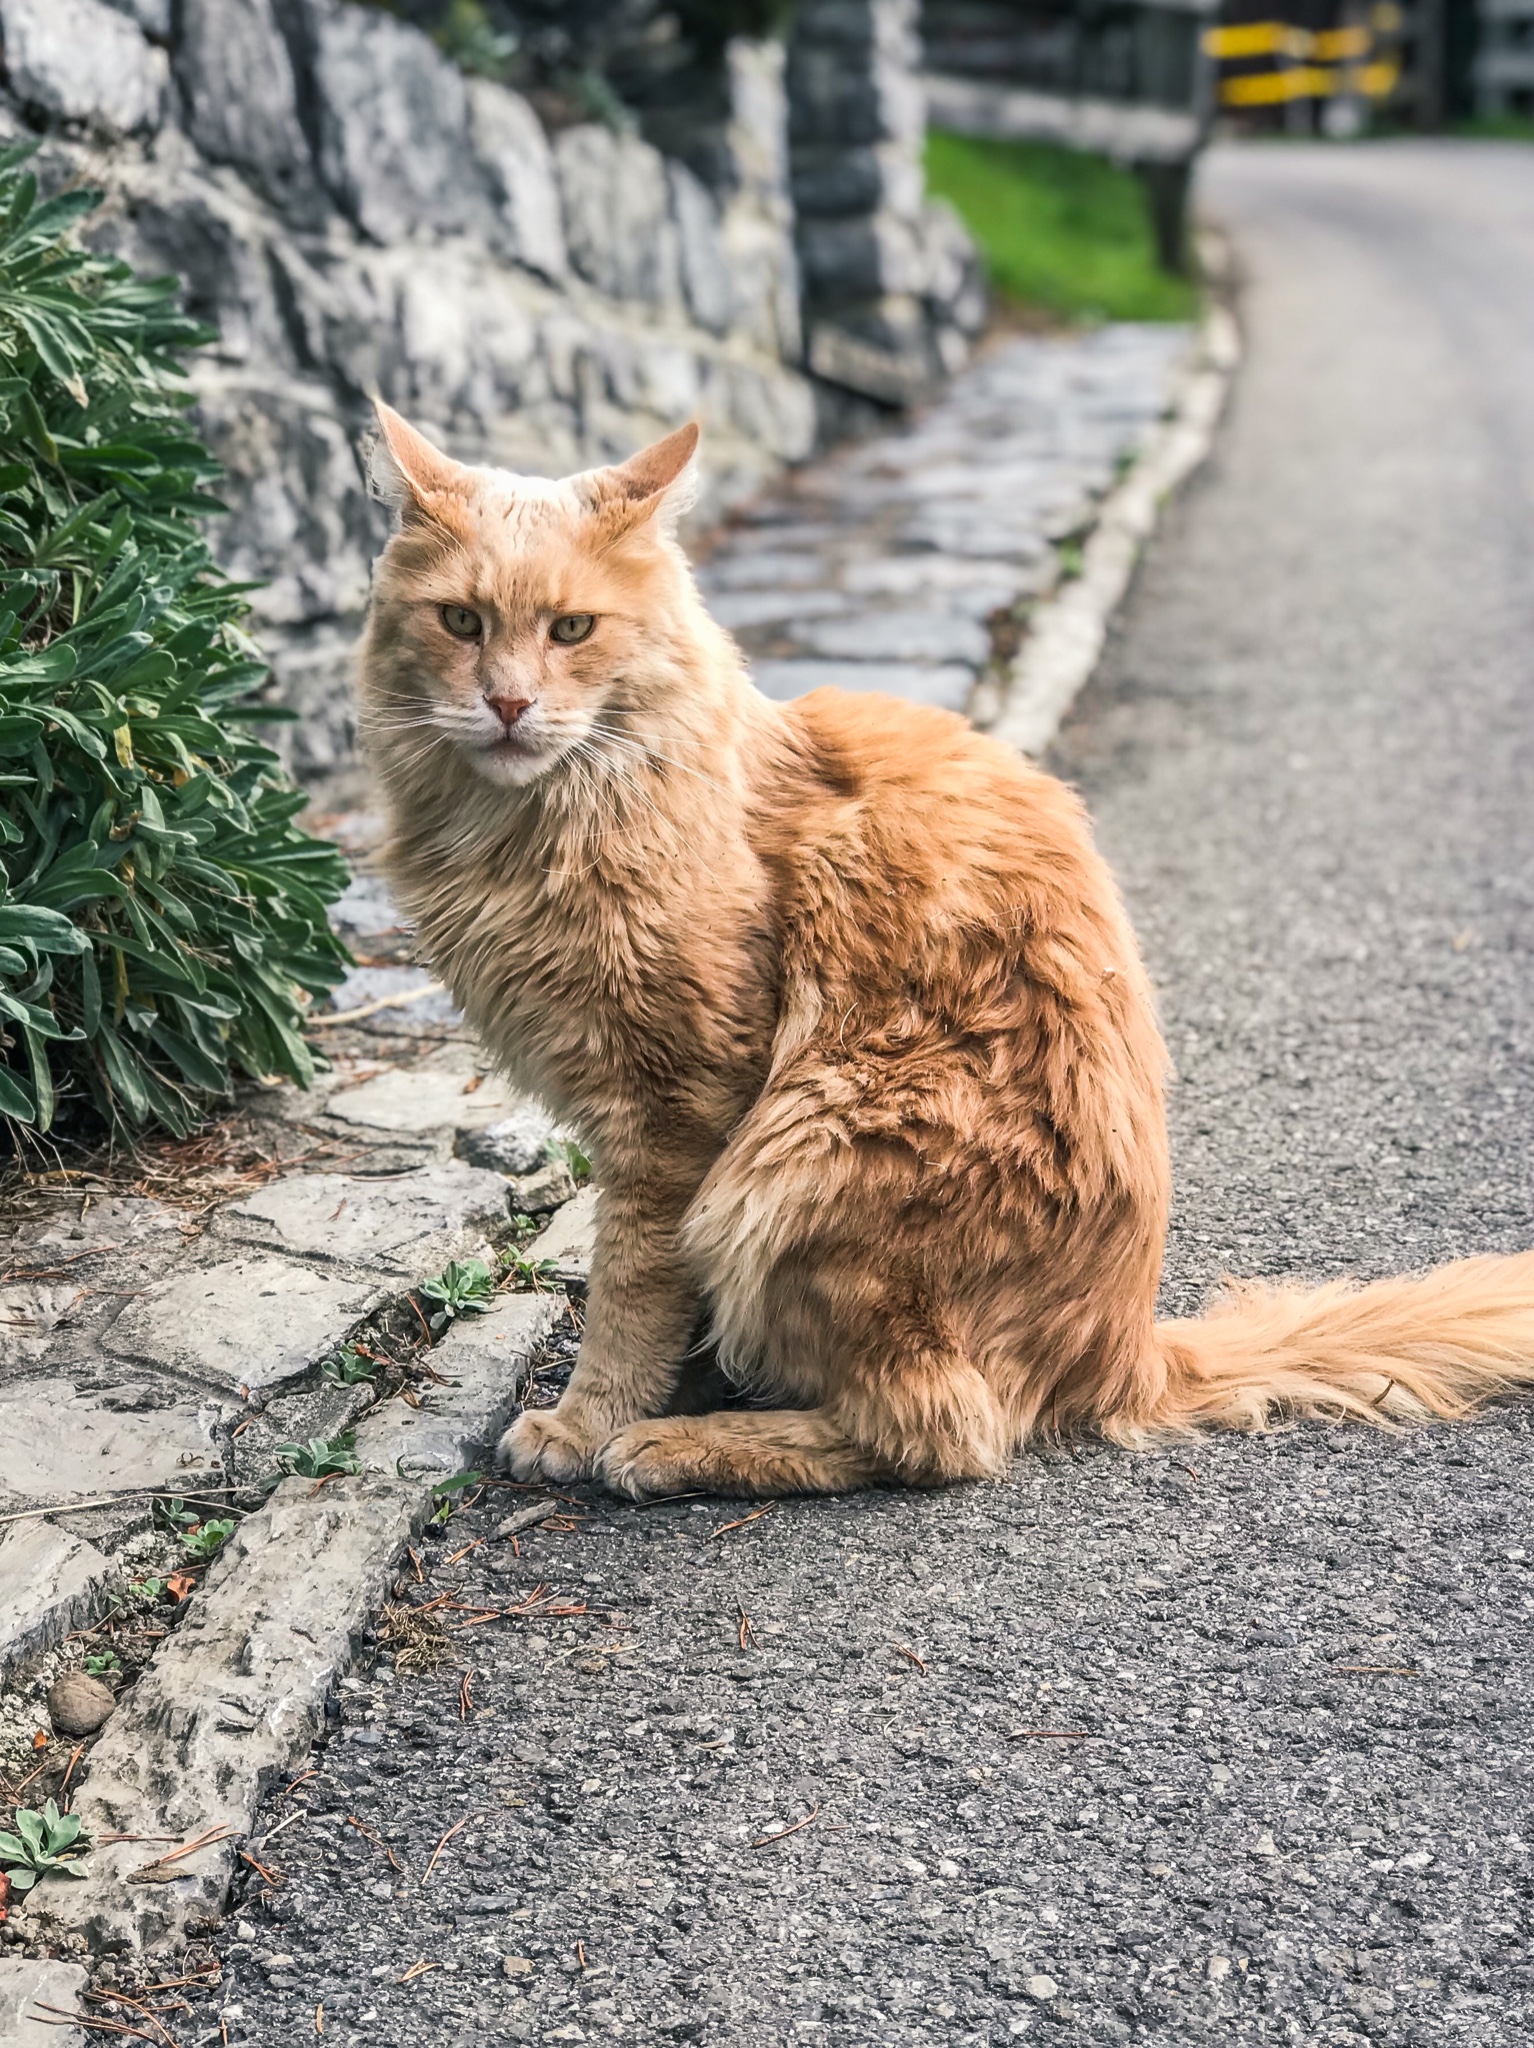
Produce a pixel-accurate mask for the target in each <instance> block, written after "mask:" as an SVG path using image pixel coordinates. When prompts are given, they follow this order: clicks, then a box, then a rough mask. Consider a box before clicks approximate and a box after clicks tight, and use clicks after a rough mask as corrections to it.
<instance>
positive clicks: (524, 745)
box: [469, 726, 559, 783]
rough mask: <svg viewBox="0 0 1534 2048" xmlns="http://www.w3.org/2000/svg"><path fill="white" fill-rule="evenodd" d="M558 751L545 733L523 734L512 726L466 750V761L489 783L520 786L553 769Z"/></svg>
mask: <svg viewBox="0 0 1534 2048" xmlns="http://www.w3.org/2000/svg"><path fill="white" fill-rule="evenodd" d="M558 752H559V749H558V747H557V746H556V745H555V744H554V743H553V742H552V741H551V739H550V738H549V736H548V734H547V733H533V732H523V731H521V730H519V729H518V728H517V727H515V726H514V727H512V729H511V730H510V731H509V732H501V733H500V734H498V735H497V736H496V737H494V738H486V739H483V740H480V741H479V742H477V744H475V745H474V746H473V747H471V748H470V749H469V759H470V761H471V762H472V763H473V765H474V767H475V768H477V769H478V770H479V772H480V774H481V775H483V776H485V777H486V779H487V780H489V781H491V782H506V783H521V782H531V781H532V780H533V778H534V777H535V776H538V775H541V774H542V773H543V772H544V770H545V769H546V768H549V767H552V765H553V763H554V760H555V758H556V756H557V754H558Z"/></svg>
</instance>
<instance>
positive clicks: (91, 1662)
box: [85, 1650, 123, 1678]
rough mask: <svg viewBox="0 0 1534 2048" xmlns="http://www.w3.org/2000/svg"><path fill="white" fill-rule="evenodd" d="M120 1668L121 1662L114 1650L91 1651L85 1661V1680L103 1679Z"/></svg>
mask: <svg viewBox="0 0 1534 2048" xmlns="http://www.w3.org/2000/svg"><path fill="white" fill-rule="evenodd" d="M122 1668H123V1667H122V1661H121V1659H120V1658H119V1657H118V1654H117V1652H116V1651H115V1650H92V1651H91V1652H90V1654H89V1656H87V1658H86V1660H85V1675H86V1676H87V1678H105V1677H107V1676H108V1675H109V1674H110V1673H111V1672H114V1671H121V1670H122Z"/></svg>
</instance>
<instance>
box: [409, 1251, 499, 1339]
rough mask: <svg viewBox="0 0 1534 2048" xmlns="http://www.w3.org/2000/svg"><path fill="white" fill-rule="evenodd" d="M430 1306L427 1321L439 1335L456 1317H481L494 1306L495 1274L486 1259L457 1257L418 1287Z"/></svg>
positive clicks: (436, 1335)
mask: <svg viewBox="0 0 1534 2048" xmlns="http://www.w3.org/2000/svg"><path fill="white" fill-rule="evenodd" d="M419 1292H420V1296H421V1299H422V1301H423V1302H425V1303H426V1304H427V1305H428V1313H427V1318H426V1320H427V1324H428V1327H429V1328H430V1330H431V1333H432V1335H433V1336H434V1337H440V1336H441V1334H442V1332H443V1331H444V1330H445V1329H446V1328H447V1326H448V1324H449V1323H450V1322H452V1321H453V1320H454V1318H455V1317H457V1316H482V1315H484V1314H485V1313H486V1311H487V1310H489V1309H491V1308H493V1307H494V1306H495V1276H494V1274H493V1273H492V1272H491V1270H490V1268H489V1267H488V1266H487V1265H486V1264H485V1262H484V1260H483V1259H454V1261H453V1263H452V1264H451V1265H450V1266H448V1267H446V1268H445V1269H444V1271H442V1272H441V1273H439V1274H438V1275H437V1277H436V1278H435V1279H434V1280H426V1281H423V1282H422V1284H421V1287H420V1289H419Z"/></svg>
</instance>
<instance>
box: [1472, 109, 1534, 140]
mask: <svg viewBox="0 0 1534 2048" xmlns="http://www.w3.org/2000/svg"><path fill="white" fill-rule="evenodd" d="M1454 133H1455V134H1456V135H1468V136H1470V137H1472V138H1475V139H1479V140H1480V141H1482V142H1534V121H1531V120H1530V119H1529V117H1528V115H1527V114H1476V115H1474V116H1473V117H1472V118H1471V119H1470V120H1468V121H1456V122H1455V124H1454Z"/></svg>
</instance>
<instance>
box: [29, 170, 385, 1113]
mask: <svg viewBox="0 0 1534 2048" xmlns="http://www.w3.org/2000/svg"><path fill="white" fill-rule="evenodd" d="M28 153H29V151H28V149H27V147H26V146H21V147H18V148H15V149H10V150H7V151H4V152H3V153H0V1118H6V1119H14V1120H15V1121H16V1122H19V1123H25V1124H32V1125H35V1126H37V1127H38V1128H40V1129H43V1130H46V1129H47V1128H48V1127H49V1125H50V1124H51V1123H52V1122H53V1120H54V1116H55V1109H56V1105H58V1104H59V1103H61V1102H62V1101H64V1100H72V1101H73V1102H75V1103H79V1104H81V1105H83V1104H84V1103H85V1102H86V1100H87V1099H88V1100H89V1102H91V1103H93V1104H94V1105H95V1107H96V1109H97V1110H99V1111H100V1112H101V1114H102V1115H104V1116H105V1117H107V1118H109V1119H111V1120H113V1121H122V1122H125V1123H127V1124H130V1125H145V1124H149V1123H159V1124H161V1125H163V1126H165V1127H166V1128H168V1129H169V1130H171V1131H173V1132H176V1133H178V1134H184V1133H185V1132H187V1131H188V1130H190V1129H192V1128H193V1127H194V1126H195V1125H196V1124H197V1122H198V1121H199V1119H200V1117H201V1116H202V1115H203V1113H204V1112H205V1111H206V1109H207V1107H208V1106H209V1104H210V1103H211V1102H212V1101H213V1100H214V1099H215V1098H217V1097H220V1096H224V1095H227V1093H228V1091H229V1087H230V1081H231V1076H232V1074H233V1073H234V1072H236V1071H240V1072H244V1073H246V1074H251V1075H269V1074H285V1075H287V1076H289V1077H290V1078H291V1079H292V1080H294V1081H297V1082H299V1083H300V1084H306V1083H307V1082H308V1081H309V1080H310V1079H311V1078H312V1076H313V1060H312V1057H311V1054H310V1051H309V1048H308V1047H307V1046H306V1045H305V1043H304V1040H303V1038H302V1036H301V1025H302V1020H303V1009H304V1003H305V1001H306V997H305V994H304V992H305V991H308V992H309V994H310V995H317V994H319V993H321V992H322V991H324V990H325V989H327V988H329V987H331V986H332V985H333V984H334V983H335V982H336V981H338V980H339V979H340V976H341V973H342V971H343V967H344V963H345V959H346V954H345V950H344V948H343V947H342V946H341V945H340V943H339V941H338V940H337V939H336V938H335V937H334V936H333V934H332V933H331V931H330V929H329V927H328V925H327V923H326V918H325V906H326V904H327V903H329V902H330V901H332V900H333V899H334V898H335V897H336V895H338V894H339V892H340V890H341V889H342V888H343V887H344V885H345V881H346V868H345V863H344V861H343V859H342V857H341V854H340V852H339V851H338V849H336V848H335V847H333V846H330V845H327V844H325V843H324V842H322V841H319V840H316V839H311V838H309V837H307V836H306V835H305V834H304V833H303V832H301V831H299V830H298V829H297V827H296V826H295V824H294V822H293V820H294V818H295V816H296V814H297V812H298V811H299V810H300V809H301V808H302V806H303V802H304V799H303V796H302V794H301V793H300V792H298V791H297V790H295V789H293V788H292V787H291V786H290V785H289V784H288V783H287V781H286V780H285V778H284V777H283V775H282V773H281V771H280V769H279V766H278V763H277V758H276V756H275V755H274V754H273V753H272V752H271V750H270V749H269V748H268V747H266V746H264V745H262V744H261V743H260V742H259V741H258V740H257V739H256V738H255V737H254V736H253V735H252V734H251V732H250V730H249V722H250V721H251V720H252V719H260V718H266V719H269V718H270V717H271V715H272V714H271V712H270V711H269V710H267V709H264V708H263V707H262V706H260V705H258V704H256V703H254V702H252V698H251V693H252V692H253V691H254V690H255V689H256V687H257V686H258V685H259V684H260V683H261V682H262V681H263V679H264V678H265V675H266V668H265V665H264V663H263V662H262V661H261V659H260V656H259V653H258V651H257V649H256V648H255V646H254V645H253V643H252V642H251V641H250V639H249V638H248V636H247V635H246V633H245V632H244V631H243V630H242V627H241V623H240V622H241V619H242V617H243V616H244V613H245V609H246V608H245V604H244V601H243V592H244V590H245V589H246V588H247V587H248V586H244V585H240V584H235V583H232V582H230V581H229V580H228V578H226V577H225V576H224V575H223V574H222V573H221V572H220V571H219V570H218V569H217V568H216V567H215V565H214V563H213V560H212V557H211V555H210V553H209V551H208V546H207V542H206V540H205V539H204V537H203V531H202V522H203V520H204V518H205V517H206V515H207V514H209V513H213V512H217V511H219V510H221V509H222V508H221V507H220V505H219V503H218V501H217V499H216V498H214V497H212V496H210V495H209V487H210V486H211V485H213V484H215V483H216V482H217V480H218V475H219V471H218V466H217V464H216V463H215V462H214V461H213V459H212V457H211V456H210V455H209V454H208V452H207V450H206V449H205V448H204V447H203V446H202V445H201V444H200V443H199V442H198V441H197V440H196V439H195V438H194V437H193V435H192V434H191V433H190V432H189V431H188V429H187V426H186V423H185V420H184V417H183V415H184V412H185V409H186V407H187V406H188V405H189V404H190V403H191V400H190V397H189V395H188V393H187V391H186V389H185V387H184V383H183V371H182V368H181V354H182V352H183V351H185V350H187V349H189V348H193V347H195V346H197V345H198V344H200V343H203V342H205V341H207V340H209V339H210V338H211V337H210V335H209V332H208V330H206V329H205V328H202V327H200V326H198V325H197V324H196V323H195V322H194V321H191V320H189V319H187V318H186V317H185V316H184V315H183V314H182V313H181V312H179V311H178V309H177V303H176V285H175V281H174V280H173V279H161V280H157V281H149V280H145V279H142V278H138V277H136V276H135V275H134V273H133V272H132V271H131V270H130V269H129V268H128V266H127V265H126V264H124V263H121V262H118V261H115V260H113V259H111V258H108V257H104V256H100V255H96V254H93V253H91V252H90V251H88V250H86V249H84V248H83V247H81V246H80V244H79V243H78V242H77V241H76V240H75V238H74V234H73V230H74V228H75V226H76V224H77V223H78V222H79V221H80V220H81V219H82V218H83V217H84V215H86V214H87V213H89V212H90V211H91V209H92V207H93V206H94V205H95V204H96V203H97V201H98V197H99V195H97V194H94V193H89V192H69V193H65V194H63V195H61V196H60V197H57V198H54V199H50V200H47V201H39V199H38V195H37V187H36V182H35V180H34V178H33V177H32V176H31V174H30V173H29V172H27V171H26V170H25V168H24V166H25V159H26V157H27V155H28Z"/></svg>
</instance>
